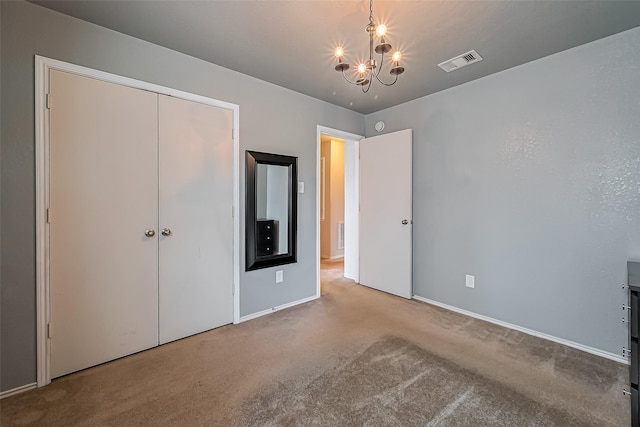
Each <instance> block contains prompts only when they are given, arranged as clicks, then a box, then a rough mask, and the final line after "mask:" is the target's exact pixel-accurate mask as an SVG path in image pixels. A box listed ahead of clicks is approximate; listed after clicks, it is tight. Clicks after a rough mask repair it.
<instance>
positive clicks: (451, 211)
mask: <svg viewBox="0 0 640 427" xmlns="http://www.w3.org/2000/svg"><path fill="white" fill-rule="evenodd" d="M486 60H490V58H486ZM464 71H465V70H464V69H463V70H460V71H457V72H464ZM639 118H640V28H636V29H633V30H630V31H627V32H624V33H620V34H618V35H614V36H611V37H608V38H605V39H602V40H599V41H596V42H593V43H590V44H587V45H583V46H580V47H577V48H574V49H571V50H568V51H564V52H561V53H558V54H556V55H552V56H549V57H546V58H542V59H540V60H537V61H534V62H530V63H528V64H524V65H522V66H519V67H516V68H512V69H510V70H506V71H503V72H501V73H498V74H494V75H491V76H488V77H485V78H482V79H479V80H476V81H473V82H470V83H467V84H464V85H461V86H457V87H455V88H452V89H449V90H446V91H443V92H440V93H436V94H434V95H431V96H427V97H424V98H420V99H418V100H415V101H411V102H408V103H406V104H402V105H399V106H396V107H393V108H389V109H387V110H383V111H380V112H377V113H373V114H370V115H367V116H366V119H365V121H366V128H365V132H366V135H368V136H371V135H374V134H375V131H374V130H373V125H374V124H375V123H376V122H377V121H378V120H383V121H384V122H385V123H386V126H387V127H386V128H385V131H388V132H393V131H396V130H400V129H406V128H412V129H413V135H414V159H413V162H414V165H413V168H414V169H413V170H414V176H413V179H414V182H413V203H414V206H413V219H414V244H413V248H414V255H413V262H414V264H413V265H414V266H413V275H414V294H416V295H419V296H422V297H425V298H429V299H432V300H435V301H439V302H442V303H445V304H449V305H452V306H455V307H459V308H462V309H466V310H469V311H472V312H475V313H479V314H482V315H486V316H490V317H492V318H495V319H499V320H502V321H506V322H510V323H513V324H516V325H520V326H522V327H526V328H530V329H534V330H536V331H539V332H543V333H547V334H551V335H554V336H556V337H560V338H564V339H568V340H571V341H574V342H578V343H581V344H584V345H588V346H592V347H595V348H598V349H601V350H605V351H609V352H612V353H616V354H620V352H621V347H622V346H623V345H626V344H627V338H626V337H627V335H626V334H627V328H626V326H625V325H623V324H622V322H621V319H622V315H623V311H622V309H621V308H622V307H621V306H622V304H623V302H625V301H626V298H625V293H624V292H623V291H622V289H621V284H622V283H625V282H626V261H627V259H629V258H633V259H640V119H639ZM465 274H473V275H475V276H476V287H475V289H469V288H465V285H464V283H465Z"/></svg>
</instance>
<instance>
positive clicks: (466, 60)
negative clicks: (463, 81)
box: [438, 50, 482, 73]
mask: <svg viewBox="0 0 640 427" xmlns="http://www.w3.org/2000/svg"><path fill="white" fill-rule="evenodd" d="M480 61H482V57H481V56H480V55H478V52H476V51H475V50H470V51H469V52H467V53H463V54H462V55H458V56H456V57H455V58H451V59H449V60H447V61H444V62H441V63H439V64H438V67H440V68H442V69H443V70H445V71H446V72H447V73H448V72H450V71H453V70H457V69H458V68H462V67H466V66H467V65H471V64H473V63H475V62H480Z"/></svg>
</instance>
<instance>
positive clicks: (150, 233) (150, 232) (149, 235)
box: [144, 228, 156, 237]
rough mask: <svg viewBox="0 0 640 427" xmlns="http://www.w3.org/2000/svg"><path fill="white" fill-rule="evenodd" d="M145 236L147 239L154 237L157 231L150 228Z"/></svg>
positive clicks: (145, 232)
mask: <svg viewBox="0 0 640 427" xmlns="http://www.w3.org/2000/svg"><path fill="white" fill-rule="evenodd" d="M144 235H145V236H147V237H153V236H155V235H156V230H154V229H153V228H150V229H148V230H145V231H144Z"/></svg>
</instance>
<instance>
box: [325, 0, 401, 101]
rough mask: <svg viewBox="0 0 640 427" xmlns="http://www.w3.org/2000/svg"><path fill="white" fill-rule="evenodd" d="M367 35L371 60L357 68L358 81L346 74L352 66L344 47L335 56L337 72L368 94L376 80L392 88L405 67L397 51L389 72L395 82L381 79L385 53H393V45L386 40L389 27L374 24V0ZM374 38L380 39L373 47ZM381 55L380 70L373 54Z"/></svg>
mask: <svg viewBox="0 0 640 427" xmlns="http://www.w3.org/2000/svg"><path fill="white" fill-rule="evenodd" d="M365 30H366V31H367V33H369V60H368V61H366V62H361V63H359V64H358V65H356V66H355V68H356V79H355V80H351V79H349V78H348V77H347V75H346V74H345V70H348V69H349V68H350V67H351V66H350V65H349V64H347V63H346V62H344V53H345V52H344V49H343V48H342V47H337V48H336V49H335V51H334V55H335V56H336V58H337V60H338V64H337V65H336V71H338V72H341V73H342V77H344V79H345V80H346V81H348V82H349V83H351V84H354V85H357V86H360V87H361V88H362V92H364V93H367V92H369V89H370V88H371V82H372V81H373V79H374V78H375V79H376V80H377V81H378V82H380V83H381V84H383V85H385V86H392V85H394V84H395V83H396V82H397V81H398V76H399V75H400V74H402V73H404V67H402V66H400V57H401V54H400V51H395V52H394V53H393V55H391V60H390V62H391V69H390V70H389V74H391V75H392V76H394V79H393V81H391V82H389V83H387V82H384V81H382V80H381V79H380V77H379V76H380V72H381V71H382V68H383V67H384V55H385V53H389V52H391V49H392V48H391V45H390V44H389V43H387V41H386V40H385V36H386V35H387V26H386V25H384V24H375V23H374V22H373V0H369V24H368V25H367V26H366V27H365ZM374 37H378V38H379V43H378V44H377V45H376V46H375V48H374V46H373V42H374ZM374 50H375V52H376V53H377V54H379V55H380V67H379V68H378V61H376V59H374V57H373V52H374Z"/></svg>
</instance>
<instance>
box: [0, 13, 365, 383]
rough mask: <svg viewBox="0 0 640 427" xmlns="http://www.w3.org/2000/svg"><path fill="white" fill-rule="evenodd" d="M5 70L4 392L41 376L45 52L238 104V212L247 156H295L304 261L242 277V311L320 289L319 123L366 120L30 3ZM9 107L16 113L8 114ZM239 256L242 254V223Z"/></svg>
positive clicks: (0, 341)
mask: <svg viewBox="0 0 640 427" xmlns="http://www.w3.org/2000/svg"><path fill="white" fill-rule="evenodd" d="M0 5H1V6H0V7H1V8H2V14H1V19H2V21H1V31H2V33H1V34H2V36H1V41H2V51H1V55H2V57H1V60H2V65H1V67H2V72H1V86H2V92H1V102H2V105H3V106H5V108H4V109H3V111H2V119H1V120H2V121H1V125H2V129H1V138H2V146H1V150H2V160H1V162H2V163H1V175H0V179H1V184H2V188H1V191H2V192H1V195H2V199H1V203H2V205H1V206H2V208H1V209H2V211H1V217H2V224H1V233H2V242H1V250H2V255H1V259H0V262H1V263H2V267H3V269H2V272H1V275H2V276H1V281H2V286H1V292H2V295H1V296H2V301H1V306H0V310H1V328H2V329H1V331H0V346H1V354H0V358H1V361H2V366H1V371H0V383H1V384H0V387H1V389H2V390H9V389H12V388H15V387H18V386H21V385H24V384H28V383H31V382H34V381H35V380H36V367H35V363H36V362H35V361H36V350H35V348H36V338H35V331H36V325H35V319H36V314H35V225H34V223H35V172H34V161H35V160H34V159H35V155H34V138H35V137H34V55H36V54H37V55H43V56H47V57H51V58H54V59H59V60H62V61H66V62H71V63H74V64H79V65H83V66H86V67H90V68H95V69H98V70H103V71H107V72H111V73H115V74H119V75H123V76H126V77H131V78H134V79H139V80H143V81H148V82H152V83H155V84H159V85H163V86H167V87H171V88H176V89H179V90H183V91H187V92H193V93H196V94H199V95H204V96H208V97H211V98H215V99H220V100H223V101H228V102H232V103H235V104H238V105H240V130H239V131H240V149H241V168H240V174H241V180H240V186H241V189H242V190H241V194H240V198H241V210H240V217H241V218H244V150H246V149H250V150H256V151H266V152H275V153H279V154H287V155H293V156H298V176H299V180H301V181H305V182H306V186H305V188H306V189H307V190H306V191H305V193H304V194H301V195H300V197H299V198H298V262H297V263H296V264H290V265H286V266H282V267H279V269H280V268H281V269H283V270H284V283H281V284H278V285H277V286H276V284H275V268H269V269H265V270H260V271H255V272H248V273H245V272H244V258H243V257H242V258H241V270H242V272H241V277H240V286H241V288H240V289H241V291H240V301H241V308H240V311H241V313H240V314H241V315H247V314H251V313H254V312H257V311H261V310H265V309H269V308H271V307H273V306H277V305H281V304H285V303H288V302H292V301H296V300H298V299H301V298H305V297H309V296H312V295H314V294H315V292H316V282H315V280H316V274H315V267H316V253H315V251H316V244H315V224H316V211H315V198H316V194H315V187H316V186H315V172H316V158H315V157H316V127H317V125H324V126H329V127H332V128H336V129H341V130H344V131H347V132H353V133H359V134H362V133H363V125H364V117H363V116H362V115H361V114H358V113H354V112H352V111H349V110H345V109H343V108H340V107H336V106H334V105H331V104H328V103H325V102H322V101H318V100H316V99H313V98H310V97H308V96H305V95H301V94H299V93H296V92H293V91H290V90H287V89H284V88H281V87H278V86H275V85H272V84H269V83H266V82H263V81H260V80H257V79H254V78H251V77H248V76H246V75H243V74H239V73H236V72H234V71H231V70H228V69H225V68H221V67H218V66H216V65H212V64H209V63H206V62H204V61H201V60H198V59H195V58H192V57H189V56H186V55H183V54H180V53H177V52H175V51H171V50H169V49H165V48H162V47H159V46H156V45H152V44H150V43H147V42H144V41H141V40H137V39H134V38H132V37H128V36H125V35H122V34H119V33H116V32H114V31H111V30H107V29H105V28H102V27H98V26H96V25H93V24H90V23H86V22H83V21H80V20H77V19H74V18H70V17H68V16H65V15H61V14H58V13H55V12H52V11H50V10H48V9H45V8H42V7H40V6H36V5H33V4H30V3H25V2H12V1H2V2H0ZM7 105H10V106H11V108H6V106H7ZM242 229H243V231H242V234H241V237H240V238H241V242H242V243H241V248H240V249H241V254H244V227H242Z"/></svg>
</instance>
